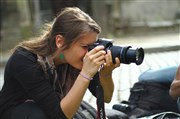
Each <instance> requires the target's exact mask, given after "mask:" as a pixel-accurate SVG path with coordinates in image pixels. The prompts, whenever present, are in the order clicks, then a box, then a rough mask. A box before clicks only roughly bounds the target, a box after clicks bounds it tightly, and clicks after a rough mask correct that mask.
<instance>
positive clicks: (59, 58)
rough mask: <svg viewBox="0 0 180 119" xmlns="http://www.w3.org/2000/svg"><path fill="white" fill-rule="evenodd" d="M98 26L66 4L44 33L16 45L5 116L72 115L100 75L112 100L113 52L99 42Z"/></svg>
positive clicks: (2, 100)
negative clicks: (97, 42) (94, 44)
mask: <svg viewBox="0 0 180 119" xmlns="http://www.w3.org/2000/svg"><path fill="white" fill-rule="evenodd" d="M99 33H100V27H99V25H98V24H97V23H96V22H95V21H94V20H93V19H92V18H91V17H90V16H88V15H87V14H86V13H84V12H83V11H81V10H80V9H79V8H76V7H67V8H64V9H63V10H62V11H61V12H60V13H59V15H58V16H57V17H56V18H55V20H54V21H53V23H52V24H50V25H49V26H48V27H47V29H46V31H45V32H44V34H43V35H42V36H40V37H38V38H36V39H33V40H29V41H23V42H21V43H20V44H19V45H17V46H16V47H15V49H14V52H13V54H12V56H11V57H10V59H9V60H8V62H7V65H6V68H5V75H4V85H3V88H2V90H1V92H0V116H1V117H0V118H1V119H27V118H28V119H66V118H68V119H70V118H73V116H74V115H75V113H76V111H77V110H78V107H79V106H80V104H81V101H82V99H83V96H84V94H85V92H86V90H87V89H88V88H89V90H90V91H91V92H92V94H93V95H94V96H96V92H95V87H96V84H97V78H96V74H97V72H98V71H99V68H100V66H102V65H103V68H102V69H101V70H100V72H99V77H100V82H101V85H102V87H103V90H104V100H105V102H110V101H111V98H112V94H113V90H114V85H113V80H112V77H111V75H112V71H113V69H114V68H116V67H118V66H120V60H119V59H118V58H116V59H115V61H116V63H115V64H113V62H112V57H111V52H110V51H109V50H108V51H107V52H105V51H104V47H103V46H97V47H95V48H94V49H92V50H91V51H88V46H89V45H92V44H93V43H95V42H96V41H97V39H98V34H99Z"/></svg>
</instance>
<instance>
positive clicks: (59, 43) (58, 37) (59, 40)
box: [56, 34, 64, 48]
mask: <svg viewBox="0 0 180 119" xmlns="http://www.w3.org/2000/svg"><path fill="white" fill-rule="evenodd" d="M63 44H64V37H63V36H62V35H60V34H59V35H56V46H57V48H60V47H62V46H63Z"/></svg>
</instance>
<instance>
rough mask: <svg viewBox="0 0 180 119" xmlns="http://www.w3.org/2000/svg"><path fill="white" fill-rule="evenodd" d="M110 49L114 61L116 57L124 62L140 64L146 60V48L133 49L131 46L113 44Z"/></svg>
mask: <svg viewBox="0 0 180 119" xmlns="http://www.w3.org/2000/svg"><path fill="white" fill-rule="evenodd" d="M109 49H110V50H111V53H112V58H113V62H114V63H115V58H116V57H118V58H119V59H120V61H121V63H124V64H130V63H136V64H137V65H140V64H141V63H142V62H143V60H144V50H143V49H142V48H136V49H133V48H131V46H127V47H120V46H111V47H109Z"/></svg>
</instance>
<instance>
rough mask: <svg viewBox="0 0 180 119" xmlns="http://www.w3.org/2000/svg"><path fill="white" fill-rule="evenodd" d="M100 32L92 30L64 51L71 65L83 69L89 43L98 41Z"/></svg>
mask: <svg viewBox="0 0 180 119" xmlns="http://www.w3.org/2000/svg"><path fill="white" fill-rule="evenodd" d="M97 36H98V34H97V33H96V32H91V33H88V34H87V35H85V36H84V37H82V38H81V39H79V40H78V41H77V42H75V43H73V44H72V45H71V47H70V48H69V49H66V50H64V51H63V54H64V56H65V60H66V62H67V63H68V64H70V65H71V66H73V67H75V68H77V69H81V68H82V66H83V58H84V56H85V54H86V52H87V51H88V45H92V44H93V43H95V42H96V41H97Z"/></svg>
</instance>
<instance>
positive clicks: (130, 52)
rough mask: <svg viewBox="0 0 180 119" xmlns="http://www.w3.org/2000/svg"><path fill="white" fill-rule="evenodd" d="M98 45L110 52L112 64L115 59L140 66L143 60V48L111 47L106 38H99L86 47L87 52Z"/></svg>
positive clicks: (110, 41) (110, 42)
mask: <svg viewBox="0 0 180 119" xmlns="http://www.w3.org/2000/svg"><path fill="white" fill-rule="evenodd" d="M98 45H103V46H104V47H105V50H108V49H109V50H110V51H111V54H112V59H113V63H115V58H116V57H118V58H119V59H120V61H121V63H124V64H130V63H136V65H140V64H141V63H142V62H143V60H144V50H143V48H135V49H134V48H132V47H131V46H126V47H121V46H113V43H112V40H110V39H106V38H99V39H98V40H97V42H96V43H94V44H93V45H90V46H88V50H89V51H90V50H92V49H93V48H95V47H96V46H98Z"/></svg>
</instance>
